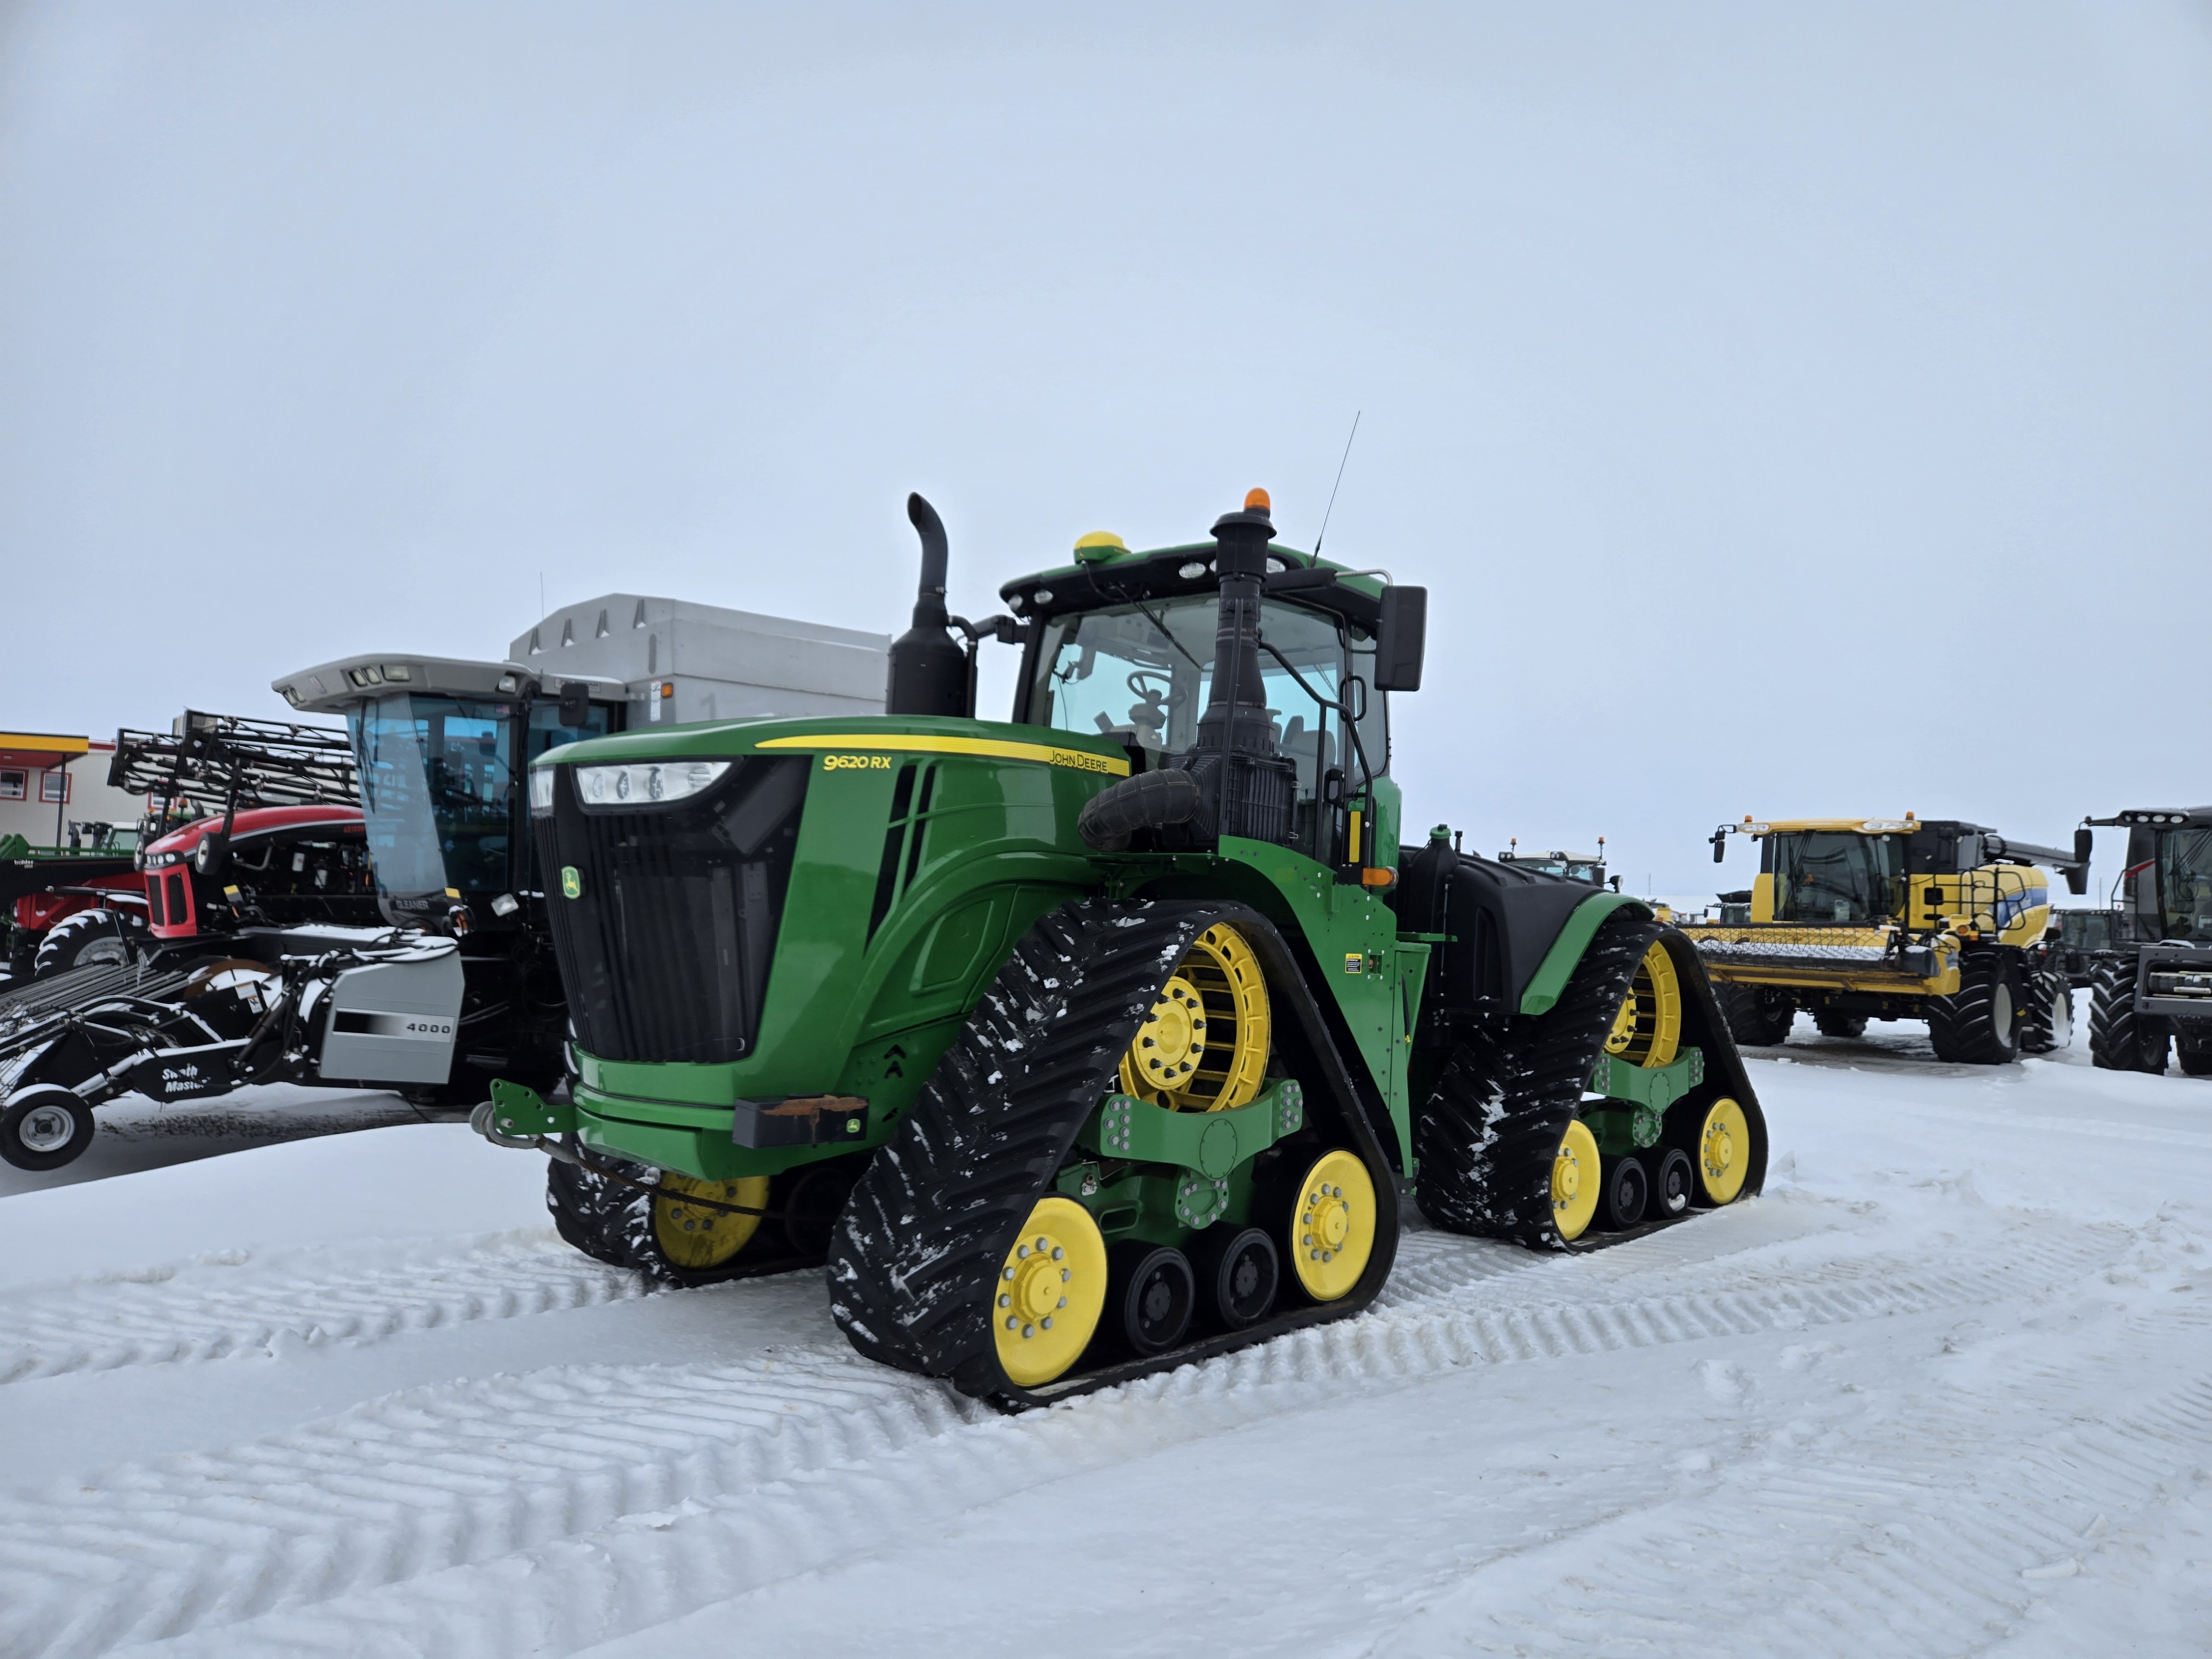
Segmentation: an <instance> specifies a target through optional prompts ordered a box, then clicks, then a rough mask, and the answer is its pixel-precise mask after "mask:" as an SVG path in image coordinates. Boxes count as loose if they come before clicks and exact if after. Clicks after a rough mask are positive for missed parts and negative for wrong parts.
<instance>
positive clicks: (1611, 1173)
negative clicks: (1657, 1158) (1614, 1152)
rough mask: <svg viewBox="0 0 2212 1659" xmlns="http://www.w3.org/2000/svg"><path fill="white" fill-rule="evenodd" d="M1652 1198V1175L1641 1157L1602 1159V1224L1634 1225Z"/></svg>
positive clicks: (1611, 1225)
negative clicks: (1603, 1195)
mask: <svg viewBox="0 0 2212 1659" xmlns="http://www.w3.org/2000/svg"><path fill="white" fill-rule="evenodd" d="M1650 1200H1651V1177H1650V1176H1649V1175H1648V1174H1646V1173H1645V1171H1644V1160H1643V1159H1642V1158H1637V1157H1635V1156H1634V1155H1631V1156H1629V1157H1626V1158H1607V1159H1606V1160H1605V1225H1607V1226H1608V1227H1633V1226H1634V1225H1636V1224H1637V1223H1638V1222H1639V1221H1641V1220H1643V1219H1644V1209H1645V1207H1646V1206H1648V1205H1649V1204H1650Z"/></svg>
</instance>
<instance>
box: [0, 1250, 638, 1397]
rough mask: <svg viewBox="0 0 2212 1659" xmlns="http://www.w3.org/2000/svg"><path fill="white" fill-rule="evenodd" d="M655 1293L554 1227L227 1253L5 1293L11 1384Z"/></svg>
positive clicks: (0, 1343) (1, 1352)
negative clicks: (401, 1242) (378, 1249)
mask: <svg viewBox="0 0 2212 1659" xmlns="http://www.w3.org/2000/svg"><path fill="white" fill-rule="evenodd" d="M645 1293H646V1286H645V1284H644V1281H643V1280H642V1279H641V1278H640V1276H639V1275H637V1274H636V1273H630V1272H628V1271H625V1270H623V1269H621V1268H617V1267H607V1266H605V1265H604V1264H603V1263H600V1262H597V1261H592V1259H591V1258H589V1257H588V1256H585V1255H579V1254H578V1253H577V1252H575V1251H574V1250H572V1249H569V1248H568V1246H567V1245H565V1244H563V1243H560V1242H559V1241H558V1240H557V1239H556V1238H555V1237H553V1235H552V1234H551V1233H550V1231H548V1232H545V1233H544V1234H540V1233H538V1232H536V1231H532V1232H529V1233H526V1234H522V1235H520V1236H516V1235H502V1236H497V1237H492V1238H489V1239H481V1240H477V1241H473V1242H471V1243H469V1244H467V1245H466V1246H464V1247H463V1248H461V1249H455V1248H454V1247H453V1245H451V1244H448V1245H446V1246H444V1247H442V1248H440V1249H435V1250H433V1251H424V1252H417V1253H410V1252H404V1251H403V1252H398V1253H397V1254H396V1255H395V1254H394V1253H390V1252H386V1253H385V1255H384V1259H383V1260H381V1261H367V1262H363V1261H356V1262H352V1263H347V1262H344V1261H340V1262H338V1263H337V1264H334V1265H321V1266H315V1267H305V1268H299V1267H289V1266H284V1265H277V1266H275V1267H255V1266H254V1265H253V1264H252V1262H251V1261H250V1260H248V1261H240V1262H237V1263H228V1262H225V1261H222V1260H220V1259H217V1260H216V1261H200V1262H194V1263H191V1264H188V1265H186V1266H184V1267H179V1268H173V1269H172V1268H155V1269H150V1270H149V1271H148V1272H147V1273H143V1274H140V1275H133V1276H118V1277H114V1278H109V1279H95V1280H88V1281H81V1282H79V1283H77V1284H75V1285H69V1286H67V1287H65V1288H62V1289H40V1290H31V1291H15V1292H11V1293H8V1294H5V1295H0V1384H4V1383H21V1382H25V1381H27V1380H29V1379H31V1378H33V1377H46V1376H61V1375H64V1374H66V1373H68V1372H71V1371H88V1370H114V1369H117V1368H118V1367H122V1366H127V1365H151V1364H169V1363H176V1362H187V1363H189V1362H197V1361H203V1360H213V1359H224V1358H231V1357H233V1356H235V1355H240V1354H261V1353H266V1352H271V1351H273V1350H276V1349H280V1348H282V1347H283V1346H286V1345H288V1344H290V1343H295V1342H296V1343H305V1344H308V1345H310V1346H312V1345H313V1344H316V1343H319V1342H325V1341H346V1342H364V1341H375V1340H380V1339H382V1338H384V1337H387V1336H392V1335H395V1334H398V1333H400V1332H403V1331H416V1330H432V1329H437V1328H443V1327H446V1326H451V1325H458V1324H463V1323H466V1322H470V1321H473V1320H484V1319H512V1318H517V1317H520V1316H528V1315H532V1314H541V1313H554V1312H560V1311H563V1310H568V1309H572V1308H583V1307H591V1306H595V1305H597V1304H601V1303H606V1302H618V1301H624V1300H627V1299H629V1298H631V1297H638V1296H642V1295H644V1294H645Z"/></svg>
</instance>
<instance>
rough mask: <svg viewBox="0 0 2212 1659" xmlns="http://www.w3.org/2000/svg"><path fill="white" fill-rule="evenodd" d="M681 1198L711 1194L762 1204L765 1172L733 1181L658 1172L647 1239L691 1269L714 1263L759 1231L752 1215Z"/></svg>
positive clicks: (726, 1201)
mask: <svg viewBox="0 0 2212 1659" xmlns="http://www.w3.org/2000/svg"><path fill="white" fill-rule="evenodd" d="M687 1198H711V1199H713V1200H714V1202H716V1203H717V1204H744V1205H746V1206H750V1207H751V1208H753V1209H756V1210H764V1209H766V1208H767V1207H768V1177H767V1176H743V1177H741V1178H740V1179H738V1180H736V1181H699V1180H695V1179H694V1178H693V1177H692V1176H684V1175H678V1174H676V1173H675V1172H674V1171H673V1170H665V1171H663V1172H662V1175H661V1177H660V1188H659V1191H658V1192H656V1193H654V1194H653V1243H656V1244H658V1245H659V1246H660V1253H661V1255H665V1256H666V1257H667V1258H668V1260H669V1261H670V1262H671V1264H672V1265H674V1266H676V1267H682V1268H684V1269H685V1270H687V1271H689V1272H692V1273H698V1272H702V1271H703V1270H704V1269H706V1268H708V1267H720V1266H721V1265H722V1264H723V1263H724V1262H726V1261H728V1260H729V1259H730V1258H731V1257H732V1256H733V1255H736V1254H737V1253H738V1251H739V1250H742V1249H744V1248H745V1246H746V1245H747V1244H748V1243H750V1242H751V1240H752V1236H753V1235H754V1234H755V1233H757V1232H758V1231H760V1224H761V1218H759V1217H758V1216H757V1215H732V1214H730V1213H729V1212H727V1211H726V1210H710V1209H708V1208H707V1207H706V1206H703V1205H699V1204H686V1203H685V1202H684V1200H685V1199H687Z"/></svg>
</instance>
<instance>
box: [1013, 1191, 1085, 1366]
mask: <svg viewBox="0 0 2212 1659" xmlns="http://www.w3.org/2000/svg"><path fill="white" fill-rule="evenodd" d="M1105 1310H1106V1241H1105V1239H1103V1237H1100V1236H1099V1232H1098V1224H1097V1222H1096V1221H1094V1220H1092V1219H1091V1212H1090V1211H1088V1210H1086V1209H1085V1208H1084V1207H1083V1206H1081V1205H1080V1204H1078V1203H1077V1202H1076V1201H1075V1200H1073V1199H1072V1198H1047V1199H1041V1200H1038V1203H1037V1206H1036V1208H1035V1209H1033V1210H1031V1211H1030V1218H1029V1220H1028V1221H1027V1223H1025V1224H1024V1226H1023V1228H1022V1234H1021V1237H1019V1238H1018V1239H1016V1240H1015V1241H1014V1248H1013V1249H1011V1250H1009V1251H1007V1252H1006V1261H1005V1262H1004V1263H1002V1264H1001V1265H1000V1269H999V1279H998V1288H997V1289H996V1290H995V1291H994V1292H993V1295H992V1301H991V1334H992V1337H993V1338H994V1340H995V1341H996V1342H997V1344H998V1348H999V1366H1000V1370H1004V1371H1005V1372H1006V1380H1007V1381H1008V1382H1009V1383H1013V1384H1015V1385H1016V1386H1017V1387H1018V1388H1024V1389H1034V1388H1036V1387H1037V1386H1038V1385H1039V1384H1041V1383H1049V1382H1051V1381H1052V1380H1053V1378H1054V1377H1056V1376H1060V1373H1062V1372H1063V1371H1065V1370H1066V1369H1067V1368H1068V1367H1069V1366H1070V1365H1073V1364H1074V1363H1075V1362H1076V1361H1077V1360H1078V1359H1079V1358H1081V1357H1082V1354H1083V1350H1084V1349H1085V1347H1087V1346H1089V1345H1090V1342H1091V1333H1092V1332H1093V1331H1095V1330H1097V1328H1098V1316H1099V1315H1100V1314H1102V1313H1103V1312H1104V1311H1105Z"/></svg>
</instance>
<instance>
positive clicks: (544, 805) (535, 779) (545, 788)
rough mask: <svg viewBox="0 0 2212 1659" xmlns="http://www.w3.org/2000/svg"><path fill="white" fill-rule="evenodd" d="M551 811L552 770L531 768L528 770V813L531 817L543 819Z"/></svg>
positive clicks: (547, 767) (541, 767)
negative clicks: (529, 812)
mask: <svg viewBox="0 0 2212 1659" xmlns="http://www.w3.org/2000/svg"><path fill="white" fill-rule="evenodd" d="M552 810H553V769H552V768H551V767H550V766H533V767H532V768H531V769H530V811H531V815H532V817H544V815H545V814H546V813H548V812H550V811H552Z"/></svg>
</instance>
